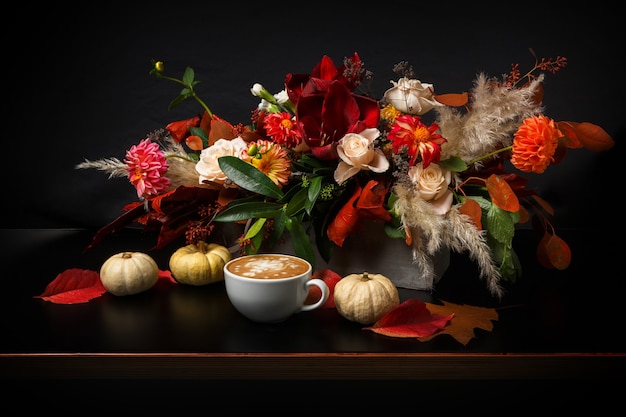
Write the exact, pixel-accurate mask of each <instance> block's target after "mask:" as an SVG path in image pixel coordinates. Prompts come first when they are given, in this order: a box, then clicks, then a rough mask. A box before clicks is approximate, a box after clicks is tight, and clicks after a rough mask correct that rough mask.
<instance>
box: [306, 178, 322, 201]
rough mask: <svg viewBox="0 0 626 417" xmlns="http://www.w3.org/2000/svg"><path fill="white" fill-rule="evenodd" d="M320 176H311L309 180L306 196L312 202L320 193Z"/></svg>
mask: <svg viewBox="0 0 626 417" xmlns="http://www.w3.org/2000/svg"><path fill="white" fill-rule="evenodd" d="M322 180H323V178H322V177H313V178H311V180H310V183H309V187H308V190H309V191H308V193H309V195H308V198H309V200H311V203H312V204H315V200H317V196H318V195H320V191H321V190H322Z"/></svg>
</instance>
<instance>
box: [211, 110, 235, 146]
mask: <svg viewBox="0 0 626 417" xmlns="http://www.w3.org/2000/svg"><path fill="white" fill-rule="evenodd" d="M208 133H209V141H208V143H209V146H212V145H213V144H214V143H215V142H216V141H217V140H218V139H234V138H236V137H237V134H236V133H235V129H234V127H233V125H231V124H230V123H228V122H227V121H226V120H224V119H220V118H219V117H217V116H215V115H213V119H212V120H211V123H210V128H209V132H208Z"/></svg>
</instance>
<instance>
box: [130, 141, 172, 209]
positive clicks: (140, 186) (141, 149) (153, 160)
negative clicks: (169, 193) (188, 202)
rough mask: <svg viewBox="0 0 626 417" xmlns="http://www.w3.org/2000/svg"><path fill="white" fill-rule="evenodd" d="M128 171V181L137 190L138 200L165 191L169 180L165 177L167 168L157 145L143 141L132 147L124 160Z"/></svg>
mask: <svg viewBox="0 0 626 417" xmlns="http://www.w3.org/2000/svg"><path fill="white" fill-rule="evenodd" d="M124 163H126V166H127V170H128V179H129V180H130V182H131V184H133V185H134V186H135V188H136V189H137V196H139V198H142V197H149V196H153V195H157V194H159V193H160V192H161V191H165V190H166V189H167V188H168V187H169V185H170V182H171V181H170V179H169V178H167V177H166V176H165V173H166V172H167V169H168V168H169V166H168V165H167V160H166V159H165V156H164V155H163V152H161V150H160V149H159V145H158V144H157V143H154V142H152V141H150V139H144V140H142V141H141V142H139V144H138V145H133V146H132V147H131V148H130V149H129V150H128V151H127V152H126V159H124Z"/></svg>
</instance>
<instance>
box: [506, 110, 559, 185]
mask: <svg viewBox="0 0 626 417" xmlns="http://www.w3.org/2000/svg"><path fill="white" fill-rule="evenodd" d="M562 136H563V133H562V132H561V131H560V130H559V129H557V127H556V125H555V123H554V120H552V119H550V118H549V117H546V116H543V115H540V116H532V117H529V118H527V119H524V121H523V123H522V125H521V126H520V127H519V129H517V132H515V136H514V137H513V154H512V156H511V163H512V164H513V166H515V168H517V169H519V170H520V171H523V172H534V173H535V174H541V173H543V172H544V171H545V170H546V168H547V167H548V165H550V163H551V162H553V161H554V153H555V152H556V149H557V147H558V145H559V138H561V137H562Z"/></svg>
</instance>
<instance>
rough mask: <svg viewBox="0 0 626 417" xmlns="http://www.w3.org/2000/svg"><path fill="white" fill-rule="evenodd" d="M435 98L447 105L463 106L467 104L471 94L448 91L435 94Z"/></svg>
mask: <svg viewBox="0 0 626 417" xmlns="http://www.w3.org/2000/svg"><path fill="white" fill-rule="evenodd" d="M433 98H434V99H435V100H437V101H438V102H439V103H441V104H445V105H446V106H453V107H461V106H465V105H466V104H467V102H468V99H469V96H468V94H467V93H448V94H439V95H435V96H433Z"/></svg>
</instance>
